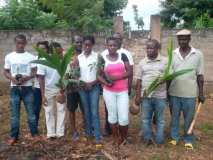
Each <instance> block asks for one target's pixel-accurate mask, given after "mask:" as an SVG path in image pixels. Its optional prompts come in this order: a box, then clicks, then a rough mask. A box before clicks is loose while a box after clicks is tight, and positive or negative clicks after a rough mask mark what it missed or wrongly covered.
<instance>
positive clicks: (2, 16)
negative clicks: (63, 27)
mask: <svg viewBox="0 0 213 160" xmlns="http://www.w3.org/2000/svg"><path fill="white" fill-rule="evenodd" d="M56 20H57V16H56V15H55V14H53V13H45V12H43V11H40V10H39V9H38V5H37V3H36V2H35V1H33V0H21V1H18V0H8V1H7V2H6V5H5V6H4V7H2V8H0V29H48V28H53V27H55V25H56Z"/></svg>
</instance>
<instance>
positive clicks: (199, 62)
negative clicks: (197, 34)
mask: <svg viewBox="0 0 213 160" xmlns="http://www.w3.org/2000/svg"><path fill="white" fill-rule="evenodd" d="M176 36H177V40H178V45H179V47H178V48H176V49H175V50H174V51H173V52H174V53H173V54H174V55H173V61H172V69H173V70H174V71H178V70H182V69H193V71H192V72H189V73H187V74H184V75H182V76H179V77H177V78H175V79H174V80H172V82H171V84H170V86H169V96H170V106H171V110H172V121H171V138H172V140H171V141H170V144H172V145H177V143H178V142H179V140H180V136H179V122H180V115H181V112H183V116H184V136H183V140H184V142H185V147H186V148H190V149H193V144H192V142H193V135H188V134H187V130H188V129H189V126H190V124H191V122H192V120H193V116H194V112H195V106H196V98H198V102H201V103H204V100H205V98H204V94H203V83H204V76H203V74H204V58H203V54H202V52H201V51H199V50H198V49H195V48H193V47H192V46H191V45H190V44H189V42H190V40H191V31H189V30H186V29H183V30H181V31H179V32H177V33H176Z"/></svg>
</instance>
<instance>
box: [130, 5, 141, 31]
mask: <svg viewBox="0 0 213 160" xmlns="http://www.w3.org/2000/svg"><path fill="white" fill-rule="evenodd" d="M132 8H133V12H134V16H135V17H134V19H135V23H136V24H137V26H138V30H139V29H141V30H143V26H144V22H143V17H139V16H138V6H137V5H133V6H132Z"/></svg>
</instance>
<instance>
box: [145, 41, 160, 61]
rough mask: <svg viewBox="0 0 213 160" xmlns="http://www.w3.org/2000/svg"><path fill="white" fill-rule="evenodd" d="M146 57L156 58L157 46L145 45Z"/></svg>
mask: <svg viewBox="0 0 213 160" xmlns="http://www.w3.org/2000/svg"><path fill="white" fill-rule="evenodd" d="M146 52H147V57H148V58H150V59H155V58H156V57H157V56H158V46H157V44H155V43H154V42H148V43H147V45H146Z"/></svg>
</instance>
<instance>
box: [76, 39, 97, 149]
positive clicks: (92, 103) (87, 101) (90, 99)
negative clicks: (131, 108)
mask: <svg viewBox="0 0 213 160" xmlns="http://www.w3.org/2000/svg"><path fill="white" fill-rule="evenodd" d="M94 44H95V39H94V37H93V36H85V37H84V38H83V52H82V53H81V54H80V55H79V56H78V59H77V61H78V65H79V67H80V80H81V81H83V82H84V83H85V85H84V87H83V89H81V90H80V91H79V94H80V97H81V102H82V105H83V107H84V112H85V115H84V116H85V121H86V125H85V132H86V136H88V137H91V136H93V128H94V135H95V142H96V147H99V146H100V145H101V144H100V137H101V134H100V119H99V94H100V88H99V85H98V81H97V76H96V74H97V61H98V54H97V53H96V52H94V51H93V50H92V47H93V45H94Z"/></svg>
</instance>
